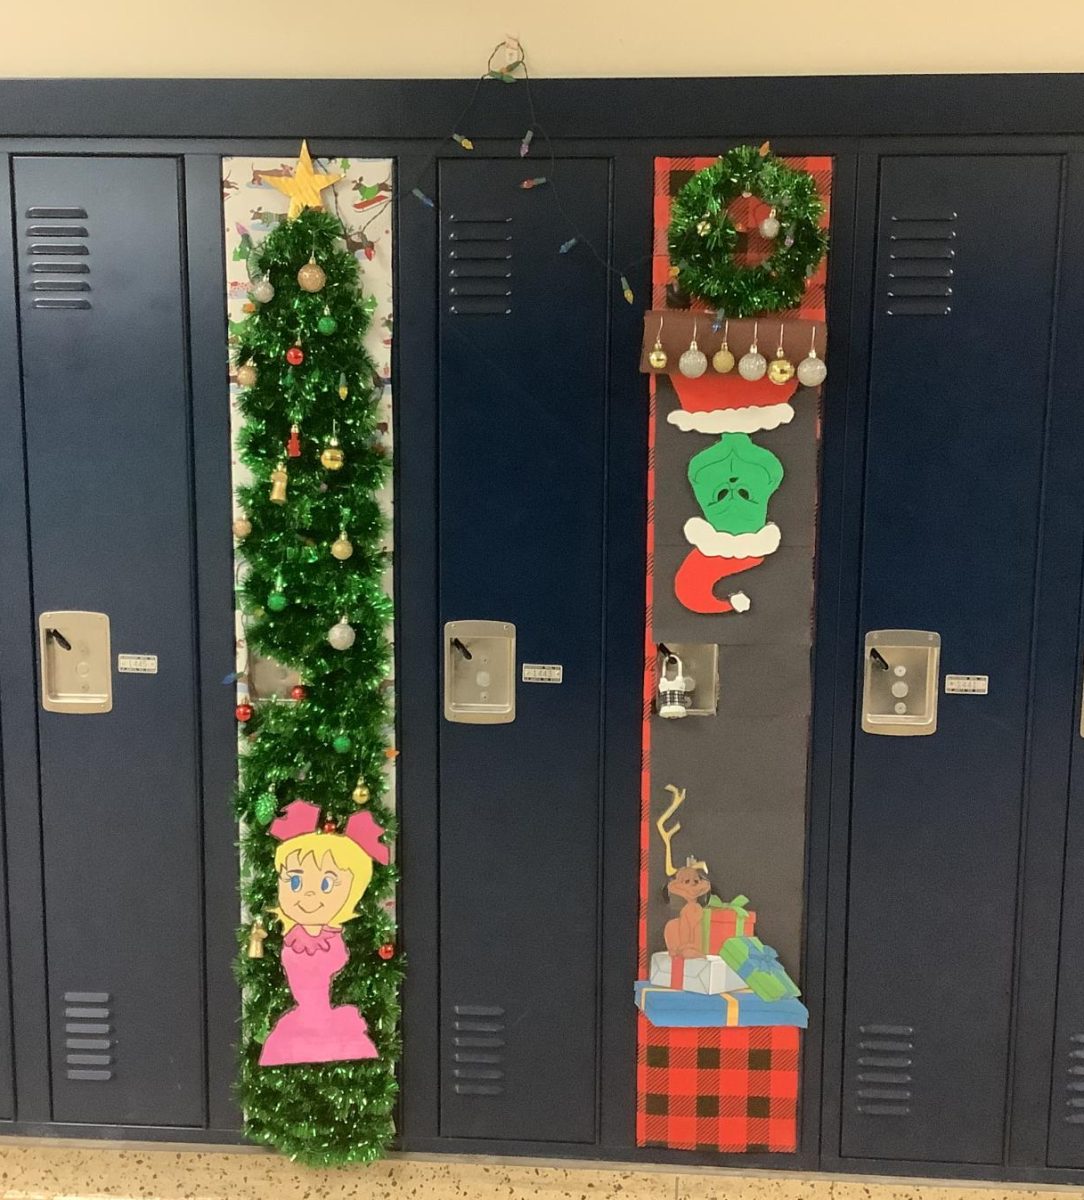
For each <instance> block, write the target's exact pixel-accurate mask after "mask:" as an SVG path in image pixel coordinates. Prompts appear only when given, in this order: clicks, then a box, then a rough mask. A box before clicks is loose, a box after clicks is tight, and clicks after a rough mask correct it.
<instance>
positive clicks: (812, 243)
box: [670, 146, 828, 317]
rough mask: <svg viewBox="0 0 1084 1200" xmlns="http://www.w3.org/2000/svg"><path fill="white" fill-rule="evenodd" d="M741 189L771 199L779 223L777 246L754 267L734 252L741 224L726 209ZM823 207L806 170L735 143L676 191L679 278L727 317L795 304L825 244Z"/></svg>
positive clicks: (673, 218)
mask: <svg viewBox="0 0 1084 1200" xmlns="http://www.w3.org/2000/svg"><path fill="white" fill-rule="evenodd" d="M746 194H749V195H753V196H757V197H759V198H760V199H761V200H763V201H764V202H765V203H766V204H770V205H771V206H772V207H773V208H774V209H775V210H776V217H777V218H778V220H779V224H780V230H779V236H778V237H777V238H776V241H775V248H774V249H773V250H772V252H771V254H769V255H768V257H767V258H766V259H764V261H763V262H760V263H757V265H756V266H753V267H742V266H739V264H738V263H737V262H736V261H735V259H734V250H735V248H736V246H737V242H738V231H737V229H735V228H734V223H733V222H732V221H731V219H730V217H729V215H728V214H727V208H728V206H729V205H730V203H731V202H732V201H734V200H736V199H737V197H738V196H742V195H746ZM823 215H824V203H823V202H822V200H821V198H820V195H819V194H818V192H817V185H816V183H814V181H813V176H812V175H810V174H809V172H808V171H799V170H796V169H795V168H794V167H788V166H787V164H786V163H785V162H783V161H782V159H779V158H776V156H775V155H774V154H771V153H767V152H762V151H761V150H760V149H758V148H757V147H756V146H736V147H735V148H734V149H733V150H731V151H730V152H729V153H727V154H724V155H722V157H721V158H720V159H719V161H718V162H715V163H712V165H711V166H710V167H705V168H704V169H703V170H702V171H697V173H696V174H695V175H694V176H693V177H692V179H690V180H689V182H688V183H687V184H685V186H684V187H683V188H682V189H681V191H680V192H678V194H677V196H675V197H674V201H673V204H672V205H671V209H670V262H671V265H673V266H675V267H677V268H678V285H679V287H680V288H681V290H682V291H683V292H686V293H688V294H689V295H691V296H695V297H697V298H698V299H700V300H706V301H707V302H708V303H709V304H711V305H712V306H713V307H715V308H718V309H720V310H721V311H722V312H723V313H724V314H725V315H726V316H728V317H751V316H755V315H757V314H758V313H765V312H780V311H781V310H783V309H787V308H794V307H795V305H797V304H798V302H799V301H800V300H801V298H802V294H803V293H804V292H805V287H806V280H807V278H808V277H809V276H810V275H812V274H813V272H814V271H815V270H816V269H817V265H818V264H819V263H820V261H821V259H822V258H823V257H824V254H825V251H826V250H827V249H828V234H827V233H826V232H825V231H824V230H823V229H821V227H820V220H821V217H822V216H823Z"/></svg>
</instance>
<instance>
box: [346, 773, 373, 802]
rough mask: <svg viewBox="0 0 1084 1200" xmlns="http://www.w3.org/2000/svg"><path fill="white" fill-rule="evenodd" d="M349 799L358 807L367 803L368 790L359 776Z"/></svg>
mask: <svg viewBox="0 0 1084 1200" xmlns="http://www.w3.org/2000/svg"><path fill="white" fill-rule="evenodd" d="M350 799H351V800H353V802H354V803H355V804H356V805H358V806H359V807H360V806H361V805H363V804H368V803H369V788H368V785H367V784H366V782H365V780H364V778H363V777H362V776H361V775H359V776H358V781H357V783H356V784H355V785H354V790H353V791H352V792H351V793H350Z"/></svg>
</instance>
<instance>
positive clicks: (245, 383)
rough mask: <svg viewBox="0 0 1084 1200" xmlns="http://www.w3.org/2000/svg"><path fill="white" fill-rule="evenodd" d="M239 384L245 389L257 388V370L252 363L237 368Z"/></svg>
mask: <svg viewBox="0 0 1084 1200" xmlns="http://www.w3.org/2000/svg"><path fill="white" fill-rule="evenodd" d="M237 382H238V383H239V384H240V385H241V387H243V388H250V387H255V386H256V368H255V367H254V366H253V364H252V363H250V362H247V363H242V364H241V366H239V367H238V368H237Z"/></svg>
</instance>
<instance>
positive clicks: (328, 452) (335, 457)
mask: <svg viewBox="0 0 1084 1200" xmlns="http://www.w3.org/2000/svg"><path fill="white" fill-rule="evenodd" d="M344 462H346V455H345V454H343V451H342V447H341V446H340V445H339V439H338V438H334V437H333V438H332V439H331V440H330V441H329V442H328V444H327V445H326V446H325V447H324V448H323V450H321V451H320V465H321V466H322V467H323V468H324V470H326V471H341V470H342V466H343V463H344Z"/></svg>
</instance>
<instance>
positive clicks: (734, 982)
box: [649, 950, 748, 996]
mask: <svg viewBox="0 0 1084 1200" xmlns="http://www.w3.org/2000/svg"><path fill="white" fill-rule="evenodd" d="M649 978H650V980H651V983H652V986H654V987H666V988H674V989H675V990H678V991H683V992H699V993H700V994H701V995H702V996H718V995H721V994H722V993H723V992H733V991H737V990H740V989H742V988H746V987H748V984H746V982H745V980H743V979H742V977H741V976H740V975H739V974H738V973H737V971H734V970H732V969H731V968H730V967H728V966H727V964H726V963H725V962H723V960H722V959H721V958H720V957H719V955H718V954H705V955H704V956H703V957H702V958H681V957H680V956H679V955H676V954H668V953H667V952H666V951H665V950H662V951H660V952H659V953H658V954H653V955H652V956H651V972H650V975H649Z"/></svg>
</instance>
